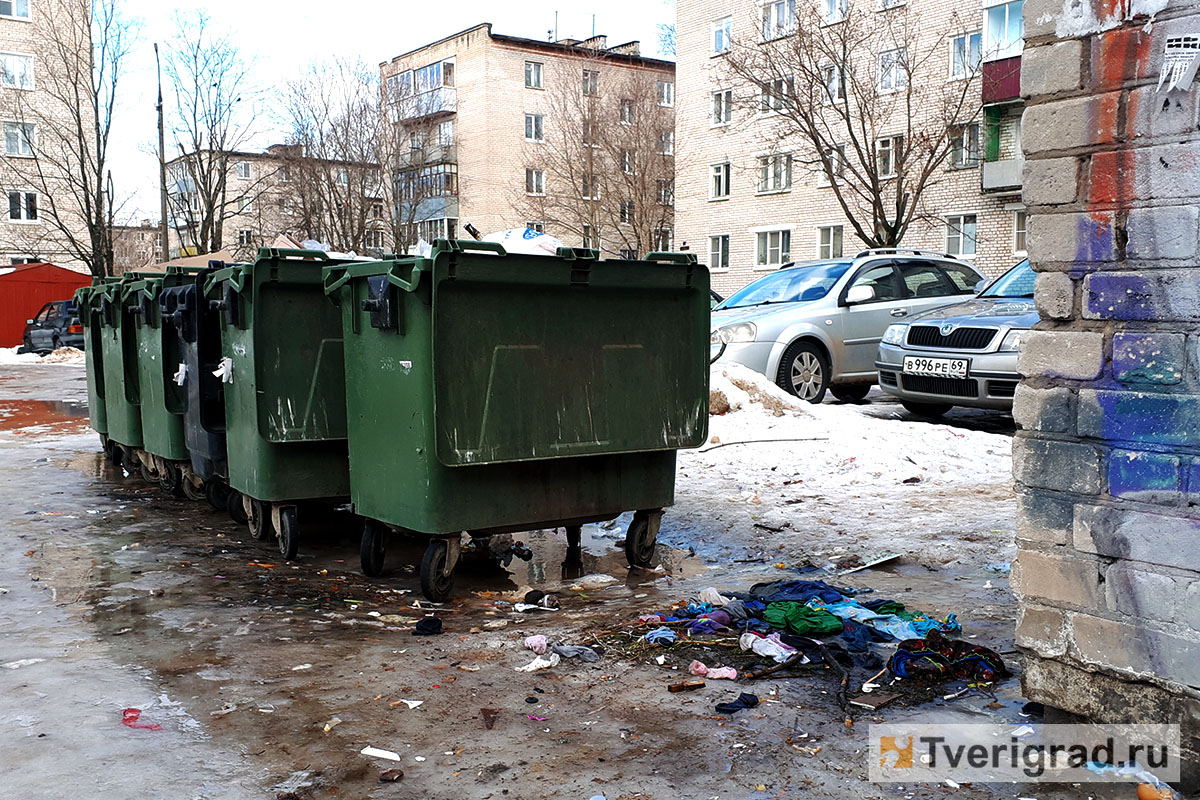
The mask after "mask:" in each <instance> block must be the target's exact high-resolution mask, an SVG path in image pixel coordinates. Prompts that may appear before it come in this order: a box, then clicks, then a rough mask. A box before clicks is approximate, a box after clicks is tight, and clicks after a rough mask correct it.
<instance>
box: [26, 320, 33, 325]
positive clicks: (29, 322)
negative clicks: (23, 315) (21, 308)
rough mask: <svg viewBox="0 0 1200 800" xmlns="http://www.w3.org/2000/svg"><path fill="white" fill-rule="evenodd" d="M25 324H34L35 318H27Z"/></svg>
mask: <svg viewBox="0 0 1200 800" xmlns="http://www.w3.org/2000/svg"><path fill="white" fill-rule="evenodd" d="M25 324H26V325H32V324H33V320H31V319H27V320H25Z"/></svg>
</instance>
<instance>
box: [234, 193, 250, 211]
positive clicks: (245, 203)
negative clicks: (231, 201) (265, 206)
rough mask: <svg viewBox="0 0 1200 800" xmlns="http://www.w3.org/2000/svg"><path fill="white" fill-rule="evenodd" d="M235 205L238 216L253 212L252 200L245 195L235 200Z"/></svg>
mask: <svg viewBox="0 0 1200 800" xmlns="http://www.w3.org/2000/svg"><path fill="white" fill-rule="evenodd" d="M237 205H238V213H239V214H248V213H250V212H251V211H253V210H254V200H253V199H252V198H249V197H246V196H245V195H242V196H241V197H239V198H238V199H237Z"/></svg>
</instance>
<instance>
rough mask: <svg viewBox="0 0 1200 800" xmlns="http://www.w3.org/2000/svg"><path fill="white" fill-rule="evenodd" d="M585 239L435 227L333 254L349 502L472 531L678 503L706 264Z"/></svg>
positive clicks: (703, 380) (417, 526) (699, 362)
mask: <svg viewBox="0 0 1200 800" xmlns="http://www.w3.org/2000/svg"><path fill="white" fill-rule="evenodd" d="M497 251H498V252H497ZM594 255H595V254H594V251H570V250H567V249H566V248H564V249H563V250H562V251H560V256H558V257H550V256H534V255H516V254H504V253H503V249H502V248H500V247H498V246H497V245H491V244H487V243H478V242H447V241H444V240H439V242H438V243H437V244H436V245H435V249H434V253H433V254H432V256H431V258H429V259H419V258H404V259H398V260H395V261H382V262H376V263H373V264H354V265H337V266H331V267H328V268H327V269H326V271H325V273H326V275H325V283H326V290H327V291H328V292H329V293H330V295H331V296H332V297H335V298H336V299H337V300H338V304H339V306H340V308H341V313H342V328H343V332H344V337H345V362H346V403H347V415H348V418H349V420H350V427H349V448H350V476H351V496H352V499H353V503H354V510H355V512H356V513H358V514H361V515H363V516H364V517H367V518H369V519H372V520H377V521H379V522H382V523H386V524H387V525H390V526H395V527H398V528H403V529H406V530H410V531H417V532H421V533H427V534H433V535H447V534H455V533H458V532H461V531H469V532H472V533H473V534H476V535H479V534H488V533H498V532H508V531H517V530H531V529H537V528H546V527H554V526H559V525H564V526H569V528H570V526H578V525H580V524H582V523H586V522H592V521H600V520H607V519H612V518H613V517H615V516H617V515H618V514H620V513H622V512H624V511H628V510H635V509H636V510H647V511H653V510H656V509H657V510H660V509H661V508H662V507H663V506H666V505H670V504H671V503H673V501H674V488H675V453H676V450H677V449H679V448H683V447H695V446H698V445H699V444H701V443H702V442H703V441H704V439H705V436H706V434H707V426H708V368H707V352H708V351H707V342H708V336H709V330H708V314H709V299H708V298H709V288H708V283H709V281H708V271H707V270H706V269H705V268H704V267H702V266H699V265H697V264H696V263H695V262H694V259H691V258H690V257H689V258H677V260H676V262H675V263H649V262H644V261H619V260H606V261H597V260H594ZM654 528H655V529H656V528H657V525H656V524H655V526H654ZM367 536H368V534H367V533H364V545H363V548H364V569H365V570H368V566H367V560H366V552H367V542H366V537H367ZM652 546H653V543H652V541H651V547H652ZM631 560H632V558H631ZM424 569H425V565H423V567H422V571H423V586H424V583H425V582H424V578H425V575H424ZM368 572H369V570H368ZM426 593H427V594H429V593H430V592H429V589H428V588H427V589H426ZM435 593H436V592H435Z"/></svg>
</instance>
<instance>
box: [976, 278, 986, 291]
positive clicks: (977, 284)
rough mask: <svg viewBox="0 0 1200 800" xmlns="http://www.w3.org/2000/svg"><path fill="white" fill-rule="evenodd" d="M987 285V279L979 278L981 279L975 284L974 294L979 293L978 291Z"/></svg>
mask: <svg viewBox="0 0 1200 800" xmlns="http://www.w3.org/2000/svg"><path fill="white" fill-rule="evenodd" d="M987 286H988V279H987V278H984V279H983V280H981V281H979V282H977V283H976V284H975V294H979V293H980V292H982V291H983V290H984V289H986V288H987Z"/></svg>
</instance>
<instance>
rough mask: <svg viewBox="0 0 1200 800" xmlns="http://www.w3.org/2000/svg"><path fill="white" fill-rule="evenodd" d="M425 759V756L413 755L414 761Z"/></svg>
mask: <svg viewBox="0 0 1200 800" xmlns="http://www.w3.org/2000/svg"><path fill="white" fill-rule="evenodd" d="M424 760H425V756H413V761H418V762H420V761H424Z"/></svg>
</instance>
